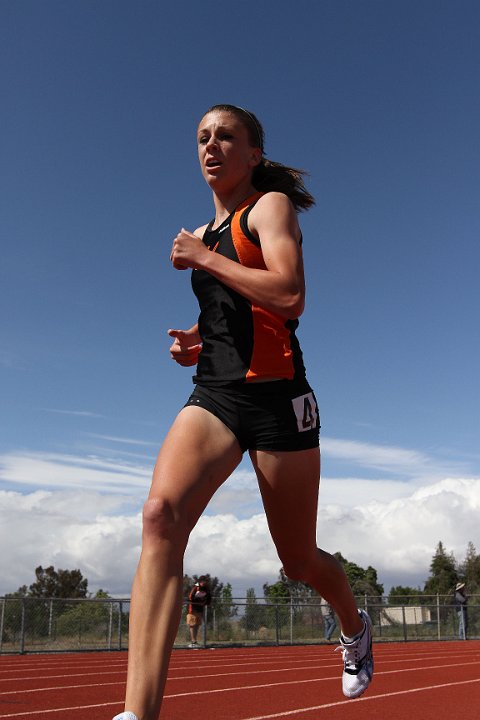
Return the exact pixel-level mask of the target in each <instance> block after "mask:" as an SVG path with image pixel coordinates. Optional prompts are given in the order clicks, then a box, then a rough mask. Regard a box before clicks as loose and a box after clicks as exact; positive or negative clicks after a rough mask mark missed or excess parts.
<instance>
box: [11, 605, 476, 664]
mask: <svg viewBox="0 0 480 720" xmlns="http://www.w3.org/2000/svg"><path fill="white" fill-rule="evenodd" d="M417 600H418V604H417ZM357 601H358V605H359V607H363V608H365V609H366V610H367V612H368V613H369V615H370V617H371V619H372V623H373V629H374V641H376V642H381V641H383V642H389V641H404V642H408V641H417V640H454V639H464V638H463V632H462V626H461V625H460V624H459V616H458V613H457V611H456V609H455V607H454V606H453V604H452V600H451V597H441V596H432V597H430V598H427V597H425V596H422V597H421V598H420V597H419V598H418V599H414V598H403V599H402V601H401V602H398V603H397V604H388V602H387V600H386V599H384V598H378V597H376V598H370V597H367V596H364V597H362V598H357ZM186 608H187V604H186V603H185V605H184V607H183V613H182V620H181V622H180V626H179V630H178V634H177V638H176V641H175V646H176V647H187V646H188V643H189V642H190V639H189V632H188V628H187V625H186V623H185V615H186ZM129 613H130V601H129V600H128V599H121V600H119V599H111V598H108V599H101V600H93V599H82V600H64V599H58V598H52V599H38V598H28V597H25V598H1V597H0V653H33V652H67V651H68V652H72V651H77V650H78V651H79V650H83V651H86V650H125V649H127V648H128V622H129ZM466 618H467V625H466V638H465V639H470V638H479V637H480V597H470V598H469V603H468V610H467V615H466ZM339 632H340V630H339V627H338V620H337V628H336V630H335V633H334V635H333V636H332V640H333V639H335V640H336V639H337V638H338V635H339ZM324 638H325V632H324V623H323V615H322V608H321V605H320V601H315V600H311V601H309V602H308V603H305V602H301V601H296V600H291V601H286V602H277V603H268V602H265V601H262V600H256V601H255V602H252V601H248V600H245V599H234V600H232V601H231V602H228V603H223V604H222V603H214V604H212V605H211V606H210V607H209V608H206V610H205V614H204V623H203V626H202V628H201V631H200V633H199V638H198V640H199V642H200V644H201V646H202V645H203V646H204V647H207V646H208V647H217V646H232V645H288V644H309V643H311V644H318V643H322V642H326V641H325V639H324Z"/></svg>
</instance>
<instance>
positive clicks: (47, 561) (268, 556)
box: [0, 441, 480, 595]
mask: <svg viewBox="0 0 480 720" xmlns="http://www.w3.org/2000/svg"><path fill="white" fill-rule="evenodd" d="M374 448H375V446H372V445H367V446H362V445H361V444H360V443H351V442H348V443H344V442H343V441H338V442H336V443H332V441H330V443H327V448H324V450H325V453H326V454H327V453H333V454H335V453H336V454H337V456H339V457H340V456H341V457H346V456H347V457H350V458H351V459H354V460H355V462H357V464H358V465H359V468H358V469H359V470H360V471H361V475H360V473H359V475H360V476H359V477H355V475H354V474H352V476H351V477H343V478H332V477H326V478H323V479H322V484H321V490H320V509H319V524H318V541H319V545H320V546H321V547H324V548H325V549H326V550H328V551H330V552H335V551H337V550H339V551H340V552H342V554H343V555H344V556H345V557H347V558H348V559H349V560H352V561H354V562H356V563H358V564H359V565H361V566H363V567H367V566H368V565H372V566H373V567H375V568H376V569H377V571H378V575H379V581H380V582H383V583H384V584H385V586H386V588H388V587H390V586H391V585H392V584H402V585H407V584H408V585H413V586H416V585H423V582H424V581H425V580H426V579H427V577H428V573H429V565H430V561H431V558H432V555H433V553H434V550H435V547H436V545H437V543H438V541H439V540H442V542H443V543H444V544H445V546H446V548H447V549H448V551H453V552H454V554H455V556H456V557H457V559H459V560H463V558H464V556H465V552H466V547H467V544H468V542H469V541H470V540H471V541H473V542H474V544H477V545H478V546H480V541H479V539H478V529H477V528H478V517H479V510H480V478H475V477H471V478H468V477H454V476H453V477H449V476H448V474H447V473H446V472H445V468H441V464H440V463H437V466H438V467H440V468H441V470H439V473H440V472H441V473H443V474H439V475H438V476H437V477H436V478H433V479H432V478H431V476H430V472H428V473H427V474H426V476H425V477H422V475H421V469H422V467H424V466H425V463H426V461H427V460H428V458H427V457H426V456H424V455H422V454H420V453H414V452H412V453H411V452H410V451H405V452H402V450H401V448H390V449H389V448H383V450H384V451H385V452H384V455H383V456H381V454H380V453H379V457H380V460H379V461H378V462H377V463H376V468H379V467H383V468H384V470H385V474H386V479H375V480H372V479H370V478H368V473H367V472H366V471H365V468H366V467H367V466H368V465H369V464H373V463H374V456H375V451H374ZM139 462H140V461H139ZM430 465H431V466H435V465H436V463H435V462H433V461H432V462H431V463H430ZM395 467H396V469H397V473H398V475H400V476H401V480H399V479H396V476H395V475H392V473H393V472H394V471H393V468H395ZM387 468H388V469H387ZM429 470H430V468H429ZM407 471H408V472H407ZM150 474H151V467H150V464H148V466H147V465H145V464H141V463H140V464H134V462H132V461H131V460H126V459H125V457H123V458H120V459H118V458H105V457H100V456H88V457H79V456H76V455H73V454H64V455H60V454H54V453H9V454H6V455H3V456H0V480H2V481H3V482H4V483H5V484H8V486H7V487H6V489H5V490H4V491H0V547H2V553H1V554H0V594H2V593H4V592H11V591H13V590H16V589H17V588H18V587H19V586H20V585H23V584H27V585H28V584H30V583H31V582H33V580H34V576H33V575H34V569H35V567H36V566H37V565H43V566H44V567H45V566H48V565H54V566H55V567H56V568H57V569H58V568H63V569H65V568H69V569H73V568H79V569H80V570H81V571H82V573H83V574H84V576H85V577H87V578H88V580H89V587H90V590H92V591H94V590H96V589H98V588H100V587H102V588H103V589H105V590H108V591H109V592H111V593H112V594H124V595H125V594H129V592H130V587H131V582H132V578H133V574H134V572H135V567H136V564H137V561H138V557H139V552H140V537H141V507H142V504H143V501H144V498H145V497H146V494H147V489H148V485H149V481H150ZM408 474H409V478H408V479H405V475H408ZM365 475H367V477H365ZM25 488H28V491H26V489H25ZM287 520H288V518H287ZM478 549H479V550H480V547H479V548H478ZM279 567H280V561H279V559H278V557H277V555H276V551H275V548H274V546H273V543H272V541H271V539H270V536H269V534H268V529H267V525H266V520H265V517H264V515H263V512H262V507H261V502H260V496H259V491H258V488H257V484H256V480H255V477H254V474H253V472H252V471H251V469H250V468H249V467H248V466H247V465H246V463H245V465H244V464H242V465H241V466H240V468H239V469H238V470H237V471H236V472H235V473H234V474H233V475H232V477H231V478H229V480H228V481H227V483H226V484H225V485H224V486H223V487H222V488H221V489H220V490H219V491H218V492H217V493H216V495H215V496H214V498H213V500H212V502H211V503H210V506H209V508H208V510H207V512H206V513H205V515H204V516H203V517H202V518H201V519H200V521H199V523H198V525H197V527H196V528H195V530H194V531H193V534H192V537H191V539H190V543H189V546H188V548H187V553H186V558H185V571H186V572H188V573H189V574H193V573H200V572H210V573H211V574H212V575H218V577H219V578H220V579H221V580H222V581H223V582H231V583H232V585H233V588H234V592H235V593H236V594H237V595H239V594H244V593H245V590H246V589H247V588H248V587H251V586H253V587H255V588H256V589H258V590H259V591H261V586H262V585H263V583H264V582H273V581H275V580H276V578H277V575H278V570H279Z"/></svg>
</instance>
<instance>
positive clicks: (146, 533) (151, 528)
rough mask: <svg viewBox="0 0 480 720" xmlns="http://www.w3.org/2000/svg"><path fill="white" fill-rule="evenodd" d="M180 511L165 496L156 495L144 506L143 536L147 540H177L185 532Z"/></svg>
mask: <svg viewBox="0 0 480 720" xmlns="http://www.w3.org/2000/svg"><path fill="white" fill-rule="evenodd" d="M183 525H184V523H182V522H181V520H180V517H179V513H178V512H176V511H175V509H174V508H173V506H172V504H171V503H170V502H169V501H168V500H166V499H165V498H160V497H155V498H151V499H150V500H147V501H146V503H145V505H144V506H143V537H144V541H145V540H147V541H148V540H176V541H178V540H179V539H180V537H181V536H182V535H183V534H184V528H183Z"/></svg>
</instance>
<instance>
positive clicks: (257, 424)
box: [185, 380, 320, 452]
mask: <svg viewBox="0 0 480 720" xmlns="http://www.w3.org/2000/svg"><path fill="white" fill-rule="evenodd" d="M190 405H194V406H197V407H201V408H204V409H205V410H208V411H209V412H211V413H212V414H213V415H215V416H216V417H218V418H219V419H220V420H221V421H222V422H223V424H224V425H226V426H227V427H228V428H229V429H230V430H231V431H232V432H233V434H234V435H235V437H236V438H237V440H238V442H239V444H240V447H241V449H242V452H245V450H283V451H292V450H308V449H311V448H315V447H318V444H319V433H320V416H319V412H318V406H317V401H316V398H315V395H314V393H313V391H312V389H311V387H310V386H309V384H308V383H307V381H306V380H305V381H302V382H301V383H298V382H295V381H291V380H274V381H271V382H259V383H248V384H247V383H245V384H243V385H240V386H238V385H234V386H231V385H230V386H227V387H225V386H222V387H210V386H209V387H206V386H201V385H197V386H196V387H195V390H194V391H193V393H192V394H191V395H190V397H189V399H188V401H187V403H186V404H185V407H189V406H190Z"/></svg>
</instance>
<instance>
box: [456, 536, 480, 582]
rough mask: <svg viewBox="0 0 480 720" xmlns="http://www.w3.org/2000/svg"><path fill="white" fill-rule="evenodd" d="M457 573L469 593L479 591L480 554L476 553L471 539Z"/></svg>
mask: <svg viewBox="0 0 480 720" xmlns="http://www.w3.org/2000/svg"><path fill="white" fill-rule="evenodd" d="M458 575H459V579H461V580H462V582H464V583H465V585H466V586H467V592H468V594H469V595H476V594H478V593H480V555H477V551H476V549H475V545H474V544H473V543H472V542H471V541H470V542H469V543H468V547H467V554H466V556H465V560H464V561H463V563H462V564H461V565H460V566H459V568H458Z"/></svg>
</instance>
